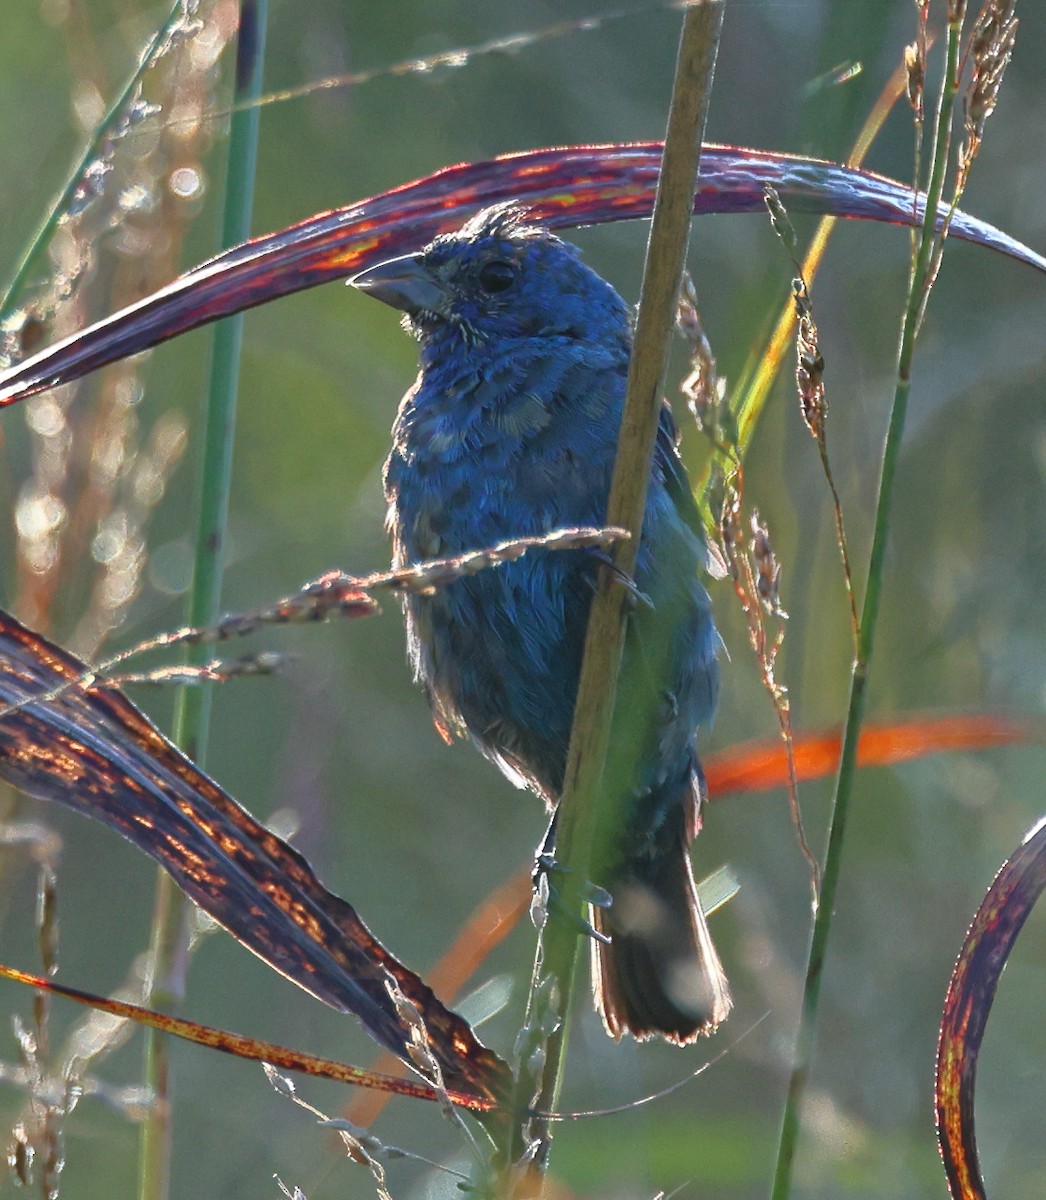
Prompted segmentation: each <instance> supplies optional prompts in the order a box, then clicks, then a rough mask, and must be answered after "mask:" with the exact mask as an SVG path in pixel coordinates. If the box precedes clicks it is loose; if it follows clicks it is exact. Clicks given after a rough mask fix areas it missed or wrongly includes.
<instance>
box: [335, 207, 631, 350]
mask: <svg viewBox="0 0 1046 1200" xmlns="http://www.w3.org/2000/svg"><path fill="white" fill-rule="evenodd" d="M350 282H351V283H352V285H353V286H354V287H357V288H359V289H360V290H361V291H363V292H366V293H367V294H368V295H371V296H374V297H375V299H377V300H381V301H383V302H384V303H385V304H389V305H391V306H392V307H393V308H398V309H400V310H401V311H402V312H403V313H404V314H405V317H404V323H405V325H406V326H407V328H408V329H409V330H410V331H411V332H412V333H414V335H415V336H416V337H418V339H419V340H420V341H422V342H423V343H426V342H432V341H436V340H440V339H442V338H444V337H446V336H448V335H449V336H451V337H453V338H455V339H458V338H460V339H461V340H462V341H464V342H465V343H466V344H468V345H482V344H484V343H486V342H489V341H492V340H494V339H498V340H501V339H516V338H542V337H566V338H575V339H578V340H581V341H602V342H604V343H605V342H606V341H607V340H608V338H612V337H615V336H617V337H620V338H621V339H622V341H623V342H627V340H628V338H629V336H630V315H629V310H628V306H627V305H626V304H625V302H624V301H623V300H622V299H621V297H620V296H619V295H618V294H617V292H616V291H614V289H613V288H612V287H611V286H610V284H609V283H607V282H606V280H604V279H601V278H600V276H598V275H597V274H596V273H595V271H593V270H592V269H591V268H590V267H587V266H585V264H584V263H583V262H582V261H581V258H580V255H579V253H578V251H577V249H576V248H575V247H573V246H570V245H568V244H567V243H566V242H562V241H560V239H559V238H557V237H555V236H554V235H553V234H551V233H549V231H548V230H547V229H544V228H542V227H540V226H536V225H528V224H526V223H525V222H524V220H523V214H521V213H520V211H519V210H518V209H515V208H511V207H506V206H498V207H496V208H488V209H485V210H484V211H483V212H480V213H478V214H477V215H476V216H475V217H473V218H472V219H471V220H470V221H469V222H468V223H467V224H466V225H464V226H463V227H462V228H461V229H459V230H457V231H456V232H455V233H448V234H443V235H442V236H440V237H438V238H436V239H435V240H434V241H432V242H430V243H429V245H428V246H426V247H425V249H424V250H421V251H420V252H418V253H417V254H407V255H404V256H403V257H402V258H393V259H389V260H388V261H387V262H383V263H379V264H378V265H377V266H375V267H371V268H370V269H369V270H366V271H364V272H362V274H360V275H357V276H356V277H355V278H354V279H352V280H350Z"/></svg>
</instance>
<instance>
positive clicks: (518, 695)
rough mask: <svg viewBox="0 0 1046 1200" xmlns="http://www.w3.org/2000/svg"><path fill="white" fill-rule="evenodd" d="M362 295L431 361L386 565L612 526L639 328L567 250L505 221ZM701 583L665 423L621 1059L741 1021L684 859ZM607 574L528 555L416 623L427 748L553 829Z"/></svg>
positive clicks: (613, 940)
mask: <svg viewBox="0 0 1046 1200" xmlns="http://www.w3.org/2000/svg"><path fill="white" fill-rule="evenodd" d="M352 283H353V284H354V285H355V286H356V287H358V288H360V289H362V290H363V291H364V292H366V293H368V294H369V295H371V296H374V297H376V298H377V299H379V300H382V301H384V302H385V303H386V304H389V305H392V306H393V307H395V308H397V309H400V310H402V311H403V312H404V313H405V316H404V318H403V320H404V324H405V326H406V328H407V329H408V330H409V331H410V332H412V333H413V334H414V336H415V337H416V338H417V340H418V341H419V343H420V347H421V348H420V374H419V375H418V378H417V381H416V382H415V384H414V386H413V387H412V388H411V389H410V391H408V392H407V394H406V396H405V397H404V398H403V401H402V403H401V405H400V409H399V413H398V415H397V417H396V422H395V425H394V428H393V446H392V451H391V453H390V455H389V458H388V461H387V462H386V464H385V474H384V481H385V493H386V497H387V499H388V503H389V510H388V528H389V531H390V533H391V537H392V543H393V550H394V557H395V561H396V563H397V565H406V564H410V563H415V562H419V561H422V560H424V559H427V558H434V557H440V556H445V555H455V554H459V553H463V552H465V551H467V550H473V549H476V548H479V547H483V546H487V545H492V544H494V543H496V542H500V541H502V540H505V539H508V538H515V537H520V536H524V535H532V534H541V533H546V532H548V531H550V530H552V529H556V528H559V527H563V526H570V525H597V526H598V525H602V524H603V523H604V522H605V518H606V506H607V496H608V493H609V488H610V476H611V470H612V467H613V461H614V455H615V449H616V444H617V437H618V427H619V425H620V419H621V412H622V407H623V402H624V394H625V383H626V377H627V373H628V362H629V355H630V353H631V345H632V321H631V314H630V311H629V309H628V307H627V306H626V304H625V302H624V301H623V300H622V299H621V297H620V296H619V295H618V294H617V292H616V291H615V290H614V289H613V288H612V287H611V286H610V284H608V283H607V282H606V281H605V280H603V279H602V278H600V277H599V276H598V275H597V274H596V273H595V272H594V271H592V270H591V269H590V268H589V267H587V266H586V265H585V264H584V263H583V262H582V261H581V258H580V256H579V252H578V251H577V250H576V248H575V247H573V246H570V245H568V244H566V243H564V242H562V241H561V240H560V239H558V238H557V237H555V236H553V235H552V234H551V233H549V232H548V231H547V230H544V229H541V228H536V227H534V226H532V225H531V226H528V225H526V224H524V222H523V221H522V219H521V215H520V213H519V212H518V211H517V210H513V209H511V208H507V207H504V206H501V207H497V208H494V209H488V210H486V211H485V212H482V213H480V214H479V215H478V216H476V217H474V218H473V219H472V220H471V221H469V222H468V223H467V224H466V225H465V226H464V227H463V228H462V229H461V230H460V231H458V232H456V233H452V234H448V235H443V236H441V237H438V238H436V239H435V240H434V241H433V242H432V243H431V244H430V245H429V246H427V247H426V248H425V249H424V250H423V251H422V252H420V253H418V254H413V255H408V256H405V257H401V258H396V259H393V260H390V261H388V262H385V263H381V264H379V265H378V266H376V267H373V268H371V269H369V270H367V271H364V272H363V273H362V274H361V275H359V276H357V277H356V278H355V279H354V280H352ZM704 561H705V546H704V538H703V531H702V526H701V521H700V517H699V515H698V512H697V509H696V506H695V504H694V500H693V496H692V493H691V490H690V487H689V483H688V480H687V477H686V472H685V469H684V467H683V463H682V461H681V459H680V457H679V454H678V451H677V448H676V432H675V426H674V424H673V421H672V416H671V413H670V411H669V408H668V406H667V404H666V405H665V406H664V407H663V410H662V413H661V418H660V426H659V429H658V435H657V451H656V460H655V463H654V466H653V471H652V475H651V479H650V490H649V497H648V500H647V507H646V514H645V519H644V524H643V530H642V538H641V543H640V546H639V551H638V563H637V567H636V574H635V580H634V583H635V585H636V587H637V588H638V589H639V592H640V593H641V595H642V599H643V600H644V601H645V603H637V604H636V605H635V607H634V610H633V611H632V613H631V614H630V617H629V628H628V632H627V635H626V645H625V659H624V664H623V673H622V679H623V680H627V679H630V678H631V679H639V680H644V679H645V681H646V686H645V690H644V688H643V687H641V688H640V693H642V694H639V695H637V696H619V697H618V703H617V709H616V713H615V718H614V725H613V727H612V742H611V756H610V762H609V763H608V768H607V776H606V777H613V776H612V774H611V772H612V770H616V769H618V768H617V767H614V765H613V764H614V762H615V749H617V750H618V751H620V753H618V755H617V757H618V758H623V759H625V760H628V761H629V762H630V763H631V767H630V769H631V771H632V775H631V777H630V778H628V779H627V780H626V783H625V791H624V793H623V794H624V796H625V801H624V805H623V810H624V811H623V817H622V820H621V822H620V823H619V827H618V828H617V829H615V830H614V832H613V845H612V846H611V847H610V850H609V854H608V855H607V861H606V862H605V863H604V865H603V872H604V876H605V877H604V878H599V879H597V880H596V883H597V884H600V885H605V887H606V888H607V890H608V891H609V892H610V894H611V896H612V904H611V905H610V906H609V907H608V908H606V909H598V908H597V909H595V910H594V917H593V920H594V923H595V928H596V931H597V932H598V933H599V934H601V935H603V940H600V939H599V938H594V939H593V943H592V944H593V980H594V987H595V994H596V1004H597V1007H598V1009H599V1010H600V1012H601V1014H602V1017H603V1020H604V1023H605V1025H606V1028H607V1030H608V1032H609V1033H610V1034H611V1035H612V1036H614V1037H620V1036H621V1034H622V1033H624V1032H629V1033H631V1034H633V1035H634V1036H636V1037H638V1038H646V1037H650V1036H654V1035H658V1034H659V1035H662V1036H664V1037H666V1038H668V1039H670V1040H672V1041H675V1042H680V1043H682V1042H687V1041H690V1040H692V1039H693V1038H695V1037H697V1036H698V1035H699V1034H703V1033H709V1032H711V1031H712V1030H714V1029H715V1027H716V1025H717V1024H718V1023H719V1022H720V1021H721V1020H722V1019H723V1018H724V1017H725V1016H726V1014H727V1012H728V1011H729V1009H730V1003H731V1002H730V996H729V992H728V990H727V985H726V979H725V976H724V974H723V970H722V967H721V966H720V963H719V959H718V957H717V955H716V951H715V948H714V946H713V944H712V940H711V937H710V935H709V932H708V927H707V924H706V921H705V917H704V914H703V913H702V911H701V906H700V903H699V901H698V897H697V892H696V890H695V886H694V877H693V872H692V868H691V864H690V855H689V846H690V842H691V841H692V839H693V837H694V835H695V834H696V832H697V829H698V826H699V822H700V807H701V801H702V795H703V777H702V774H701V767H700V764H699V762H698V758H697V752H696V747H695V734H696V730H697V728H698V726H699V725H701V724H707V723H708V722H709V721H710V720H711V718H712V716H713V713H714V710H715V704H716V695H717V690H718V673H717V666H716V650H717V646H718V635H717V633H716V630H715V626H714V624H713V621H712V613H711V606H710V602H709V599H708V595H707V593H706V592H705V590H704V588H703V587H702V586H701V584H700V582H699V580H698V572H699V569H700V568H701V566H702V565H703V563H704ZM597 568H598V563H597V562H596V561H595V560H594V558H593V556H592V555H591V554H586V553H585V552H584V551H580V550H577V551H551V550H537V551H532V552H530V553H528V554H527V555H526V556H525V557H523V558H521V559H519V560H518V561H516V562H512V563H508V564H505V565H503V566H500V567H498V568H496V569H493V570H487V571H481V572H480V573H478V574H477V575H474V576H472V577H470V578H466V579H461V580H459V581H457V582H455V583H454V584H452V585H451V586H449V587H447V588H443V589H440V590H439V591H437V592H436V593H435V594H434V595H430V596H414V595H412V596H409V597H407V598H406V599H405V601H404V606H405V615H406V625H407V637H408V647H409V655H410V659H411V661H412V664H413V667H414V671H415V675H416V677H417V679H418V680H419V681H420V683H421V684H422V685H423V687H424V689H425V691H426V693H427V695H428V699H429V703H430V705H431V707H432V711H433V716H434V719H435V723H436V726H437V728H438V729H439V730H440V732H441V733H442V734H443V736H444V737H445V738H446V739H447V740H449V738H450V736H451V735H452V734H457V735H463V736H469V737H471V739H472V740H473V741H474V742H475V744H476V745H477V746H478V747H479V749H480V750H481V751H482V752H483V754H485V755H486V756H487V757H488V758H489V759H491V760H493V761H494V762H495V763H496V764H497V765H498V767H500V768H501V770H502V771H503V772H504V773H505V774H506V775H507V776H508V777H509V778H510V779H512V780H513V781H514V782H515V783H516V784H517V785H518V786H528V787H530V788H531V789H532V790H534V791H535V792H537V793H538V794H539V795H540V796H541V797H543V799H544V800H545V802H546V804H547V805H548V807H549V809H550V810H551V811H552V812H554V810H555V806H556V803H557V801H558V798H559V795H560V791H561V788H562V785H563V776H564V771H565V767H566V760H567V748H568V743H569V739H570V729H571V722H572V718H573V712H574V702H575V698H576V696H577V687H578V676H579V671H580V663H581V653H582V648H583V644H584V637H585V627H586V623H587V620H588V612H589V607H590V604H591V599H592V595H593V587H594V581H595V578H596V576H595V572H596V570H597ZM622 747H624V748H626V749H627V753H625V751H624V750H622V749H621V748H622ZM618 767H621V769H625V768H624V767H622V766H621V764H620V763H619V764H618ZM550 830H554V817H553V825H552V826H551V827H550ZM607 938H609V944H607V942H606V939H607Z"/></svg>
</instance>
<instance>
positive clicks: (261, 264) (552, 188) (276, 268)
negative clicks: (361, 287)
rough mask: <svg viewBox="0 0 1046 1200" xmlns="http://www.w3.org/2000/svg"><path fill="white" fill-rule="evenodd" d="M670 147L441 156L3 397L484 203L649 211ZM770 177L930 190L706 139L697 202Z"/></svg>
mask: <svg viewBox="0 0 1046 1200" xmlns="http://www.w3.org/2000/svg"><path fill="white" fill-rule="evenodd" d="M661 151H662V144H661V143H660V142H643V143H637V144H616V143H615V144H610V145H605V146H567V147H559V148H553V149H544V150H528V151H524V152H522V153H518V154H505V155H501V156H500V157H498V158H493V159H489V160H487V161H485V162H477V163H461V164H459V165H457V166H453V167H446V168H444V169H443V170H442V171H437V172H436V173H435V174H433V175H429V176H427V177H426V178H424V179H418V180H415V181H414V182H412V183H407V184H403V185H402V186H400V187H396V188H393V189H391V190H390V191H387V192H382V193H381V194H380V195H378V196H372V197H371V198H370V199H367V200H361V201H359V202H358V203H356V204H352V205H349V206H348V207H346V208H339V209H335V210H333V211H332V212H327V213H320V214H318V215H317V216H314V217H311V218H309V219H308V220H306V221H302V222H300V223H299V224H296V225H291V226H288V227H287V228H286V229H282V230H279V231H278V232H276V233H271V234H267V235H265V236H263V237H259V238H255V239H253V240H252V241H249V242H245V243H244V244H243V245H241V246H236V247H233V248H232V249H231V250H227V251H225V252H224V253H222V254H220V255H218V256H217V257H216V258H212V259H210V260H209V261H208V262H205V263H203V264H201V265H200V266H198V267H194V268H193V269H192V270H190V271H187V272H186V273H185V274H184V275H182V276H180V277H179V278H178V279H176V280H174V281H173V282H172V283H170V284H168V285H167V287H165V288H161V289H160V291H158V292H155V293H153V295H151V296H148V297H146V298H145V299H144V300H140V301H139V302H138V303H136V304H133V305H131V306H129V307H128V308H125V309H122V310H121V311H120V312H118V313H115V314H114V315H113V316H111V317H107V318H105V320H103V321H100V322H98V323H97V324H95V325H92V326H90V327H89V328H87V329H85V330H83V331H82V332H80V333H77V334H74V335H73V336H72V337H70V338H66V339H65V340H64V341H61V342H57V343H55V344H54V345H53V346H49V347H48V348H47V349H46V350H43V351H42V352H41V353H39V354H37V355H35V356H34V357H32V358H30V359H27V360H26V361H25V362H23V363H20V364H19V365H17V366H15V367H13V368H11V369H10V370H8V371H7V372H4V373H3V374H0V406H2V405H4V404H12V403H14V402H15V401H17V400H22V399H25V397H27V396H31V395H34V394H35V393H36V392H40V391H43V390H44V389H45V388H49V387H53V386H55V385H57V384H59V383H68V382H69V381H71V380H73V379H78V378H80V376H82V375H86V374H87V373H88V372H90V371H94V370H96V369H97V368H98V367H101V366H104V365H105V364H106V363H110V362H115V361H116V360H117V359H120V358H125V357H126V356H127V355H129V354H135V353H138V352H139V351H141V350H145V349H147V348H148V347H150V346H155V345H157V344H158V343H159V342H162V341H166V340H167V339H168V338H172V337H175V336H176V335H178V334H180V333H184V332H186V331H187V330H189V329H195V328H196V327H197V326H199V325H203V324H206V323H207V322H209V321H214V320H217V319H218V318H219V317H224V316H228V315H229V314H230V313H234V312H242V311H243V310H244V309H247V308H252V307H254V306H255V305H258V304H263V303H265V302H266V301H268V300H274V299H276V297H278V296H283V295H287V294H289V293H291V292H296V291H301V290H303V289H305V288H310V287H315V286H317V285H318V284H321V283H327V282H329V281H330V280H333V279H342V278H345V277H346V276H349V275H354V274H357V273H359V272H360V271H362V270H364V269H365V268H366V267H368V266H370V265H372V264H373V263H376V262H380V261H381V260H382V259H385V258H389V257H392V256H393V255H396V254H403V253H407V252H409V251H410V250H414V249H417V248H418V247H420V246H422V245H424V243H425V242H427V241H428V240H429V239H430V238H432V237H433V236H434V235H435V234H437V233H440V232H442V231H445V230H448V229H452V228H456V227H457V226H459V225H461V224H462V223H463V222H464V221H465V220H466V219H467V218H468V217H469V216H471V215H472V214H473V213H474V212H476V211H477V210H478V209H480V208H483V207H485V206H486V205H489V204H494V203H499V202H505V201H518V202H519V203H520V204H521V205H523V206H525V207H526V208H527V210H528V211H529V213H530V215H531V216H532V217H533V219H534V220H535V221H541V222H544V223H545V224H548V225H550V226H551V227H553V228H555V229H565V228H570V227H576V226H578V225H595V224H600V223H604V222H608V221H622V220H629V219H633V218H637V217H648V216H650V212H651V209H652V207H653V199H654V190H655V187H656V184H657V175H658V170H659V168H660V164H661ZM767 184H770V185H772V186H773V187H774V188H775V189H776V190H777V192H778V194H779V195H780V196H781V198H782V200H783V201H784V203H785V204H786V206H787V207H788V208H789V209H790V210H792V211H794V212H812V213H819V214H823V213H830V214H834V215H836V216H842V217H858V218H864V219H867V220H874V221H887V222H890V223H893V224H898V225H912V224H918V222H920V221H921V220H922V208H923V200H922V197H921V196H913V193H912V192H911V190H910V189H909V188H908V187H906V186H905V185H903V184H901V183H897V182H896V181H895V180H892V179H887V178H886V177H885V176H882V175H876V174H873V173H872V172H870V171H863V170H859V169H857V168H854V167H844V166H840V165H838V164H836V163H830V162H825V161H823V160H821V159H812V158H804V157H802V156H798V155H785V154H771V153H768V152H765V151H758V150H751V149H745V148H741V147H735V146H716V145H709V146H707V147H706V148H705V150H704V152H703V156H702V159H701V179H700V184H699V190H698V193H697V195H696V196H695V198H694V211H695V213H711V212H716V213H731V212H760V213H761V212H763V210H764V205H763V188H764V186H765V185H767ZM951 234H952V236H954V237H958V238H962V239H965V240H968V241H973V242H977V243H980V244H981V245H985V246H988V247H990V248H992V249H995V250H998V251H1001V252H1002V253H1004V254H1008V255H1010V256H1011V257H1013V258H1016V259H1018V260H1019V261H1022V262H1025V263H1028V264H1030V265H1032V266H1035V267H1037V268H1038V269H1039V270H1040V271H1046V259H1044V258H1043V257H1042V256H1041V255H1038V254H1036V253H1035V252H1034V251H1032V250H1030V249H1028V248H1027V247H1026V246H1023V245H1022V244H1021V243H1020V242H1017V241H1016V240H1014V239H1013V238H1010V237H1009V236H1008V235H1006V234H1004V233H1002V232H1001V231H1000V230H998V229H996V228H994V226H991V225H988V224H987V223H985V222H982V221H978V220H977V219H976V218H973V217H970V216H967V215H966V214H965V213H962V212H957V213H956V214H955V215H954V218H953V220H952V224H951Z"/></svg>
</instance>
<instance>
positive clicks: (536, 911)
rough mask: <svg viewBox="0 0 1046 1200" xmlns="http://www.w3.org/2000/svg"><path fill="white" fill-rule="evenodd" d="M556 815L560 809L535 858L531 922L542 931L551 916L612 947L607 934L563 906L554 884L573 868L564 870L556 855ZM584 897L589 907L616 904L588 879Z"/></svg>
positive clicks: (532, 873)
mask: <svg viewBox="0 0 1046 1200" xmlns="http://www.w3.org/2000/svg"><path fill="white" fill-rule="evenodd" d="M557 815H558V810H557V812H554V813H553V814H552V820H551V821H549V823H548V829H547V830H546V831H545V836H544V837H543V838H542V839H541V845H540V846H539V847H538V852H537V854H535V856H534V870H533V871H532V872H531V876H530V878H531V879H532V880H533V883H534V897H533V899H532V900H531V902H530V917H531V920H532V921H533V922H534V924H535V925H536V926H537V928H538V929H541V928H543V927H544V924H545V922H546V921H547V920H548V917H549V914H550V913H551V914H553V915H555V916H557V917H559V918H561V919H562V920H565V921H567V922H569V924H571V925H572V926H574V927H575V928H576V929H577V930H578V932H579V933H583V934H584V935H585V936H586V937H590V938H594V939H595V940H596V941H597V942H604V943H605V944H606V945H609V944H610V938H608V937H607V935H606V934H605V933H600V931H599V930H598V929H596V928H595V927H594V926H593V925H592V924H591V922H589V921H586V920H585V919H584V918H583V917H579V916H578V915H577V913H576V912H574V911H572V910H571V909H570V908H569V907H568V906H567V905H566V904H564V902H563V898H562V895H561V894H560V891H559V888H558V887H557V886H556V884H555V878H556V876H557V875H559V876H565V875H568V874H570V869H569V868H568V867H564V866H563V865H562V864H561V863H560V862H559V861H558V859H557V858H556V854H555V849H556V817H557ZM581 898H582V899H583V900H584V901H585V903H586V904H591V905H594V906H595V907H596V908H609V907H610V905H611V904H612V903H613V897H612V896H611V895H610V893H609V892H608V891H607V890H606V888H601V887H599V885H598V884H595V883H591V882H589V881H588V880H586V881H585V884H584V886H583V888H582V889H581Z"/></svg>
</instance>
